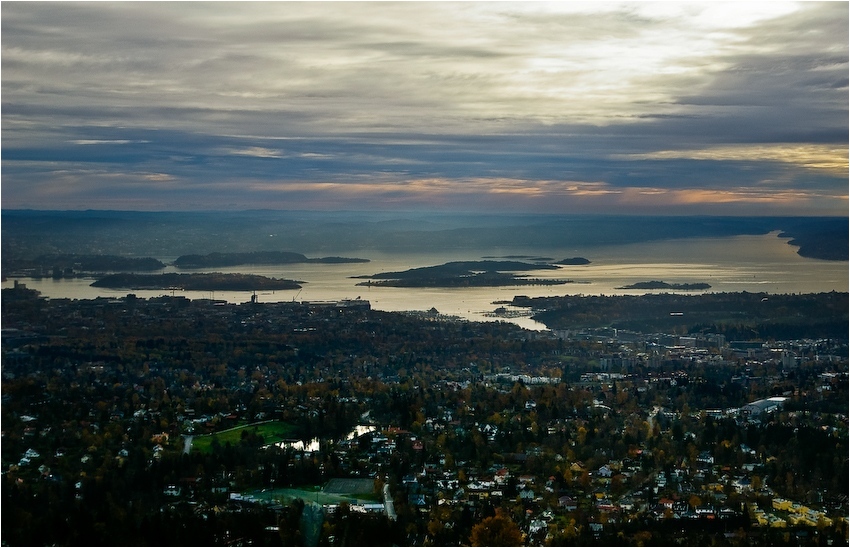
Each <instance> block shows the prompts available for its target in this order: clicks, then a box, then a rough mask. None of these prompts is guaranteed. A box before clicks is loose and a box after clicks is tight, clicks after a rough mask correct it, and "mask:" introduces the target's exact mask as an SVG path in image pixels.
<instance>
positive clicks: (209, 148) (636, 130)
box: [0, 1, 848, 216]
mask: <svg viewBox="0 0 850 548" xmlns="http://www.w3.org/2000/svg"><path fill="white" fill-rule="evenodd" d="M0 13H1V15H2V17H0V24H2V34H0V39H1V40H2V59H0V70H2V72H0V79H2V107H0V108H2V112H0V114H1V115H2V120H0V123H1V124H2V143H1V145H0V146H1V147H2V161H1V162H0V171H2V179H0V203H1V204H2V207H3V208H4V209H20V208H29V209H120V210H221V209H228V210H243V209H256V208H263V209H283V210H293V209H299V210H364V211H367V210H399V211H401V210H426V209H431V210H444V211H457V212H478V211H480V212H488V213H492V212H497V213H501V212H522V213H541V214H544V213H545V214H556V213H568V214H572V213H610V214H670V215H693V214H701V215H841V216H846V215H847V214H848V3H847V2H779V1H775V2H751V3H748V2H730V3H722V2H625V3H605V2H592V3H582V2H554V3H547V2H522V3H513V2H459V3H455V2H400V3H396V2H369V3H365V2H272V3H247V2H235V3H228V2H209V3H208V2H188V3H160V2H138V3H135V2H93V3H77V2H58V3H48V2H2V4H0Z"/></svg>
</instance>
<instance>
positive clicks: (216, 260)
mask: <svg viewBox="0 0 850 548" xmlns="http://www.w3.org/2000/svg"><path fill="white" fill-rule="evenodd" d="M368 262H369V259H351V258H347V257H322V258H319V259H308V258H307V257H306V256H304V255H302V254H301V253H293V252H291V251H252V252H248V253H209V254H207V255H194V254H193V255H181V256H180V257H177V259H176V260H175V261H174V265H175V266H177V267H178V268H217V267H222V266H240V265H245V264H262V265H280V264H293V263H329V264H338V263H368Z"/></svg>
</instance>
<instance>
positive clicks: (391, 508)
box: [384, 483, 398, 521]
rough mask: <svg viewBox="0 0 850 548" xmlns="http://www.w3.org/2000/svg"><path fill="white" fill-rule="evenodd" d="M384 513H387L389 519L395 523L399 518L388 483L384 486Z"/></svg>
mask: <svg viewBox="0 0 850 548" xmlns="http://www.w3.org/2000/svg"><path fill="white" fill-rule="evenodd" d="M384 511H386V513H387V517H388V518H390V519H391V520H393V521H395V520H396V518H397V517H398V516H396V513H395V503H394V502H393V497H392V496H391V495H390V486H389V485H387V484H386V483H385V484H384Z"/></svg>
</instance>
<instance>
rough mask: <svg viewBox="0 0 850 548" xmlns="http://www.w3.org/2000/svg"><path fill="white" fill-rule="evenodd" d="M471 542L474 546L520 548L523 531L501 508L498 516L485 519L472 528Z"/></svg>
mask: <svg viewBox="0 0 850 548" xmlns="http://www.w3.org/2000/svg"><path fill="white" fill-rule="evenodd" d="M470 542H471V543H472V545H473V546H520V545H521V544H522V531H520V529H519V526H518V525H517V524H516V523H515V522H514V520H512V519H511V518H510V516H508V515H507V514H506V513H505V512H504V511H503V510H502V509H501V508H498V509H497V510H496V515H495V516H491V517H489V518H484V519H483V520H481V522H480V523H478V524H477V525H475V526H474V527H473V528H472V534H471V535H470Z"/></svg>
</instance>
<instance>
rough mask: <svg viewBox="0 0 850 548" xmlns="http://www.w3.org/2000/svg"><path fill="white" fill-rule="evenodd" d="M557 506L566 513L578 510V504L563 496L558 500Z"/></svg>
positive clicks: (574, 500) (572, 499)
mask: <svg viewBox="0 0 850 548" xmlns="http://www.w3.org/2000/svg"><path fill="white" fill-rule="evenodd" d="M558 506H560V507H561V508H563V509H564V510H566V511H567V512H573V511H575V510H576V509H577V508H578V502H577V501H576V499H574V498H572V497H570V496H568V495H564V496H563V497H559V498H558Z"/></svg>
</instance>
